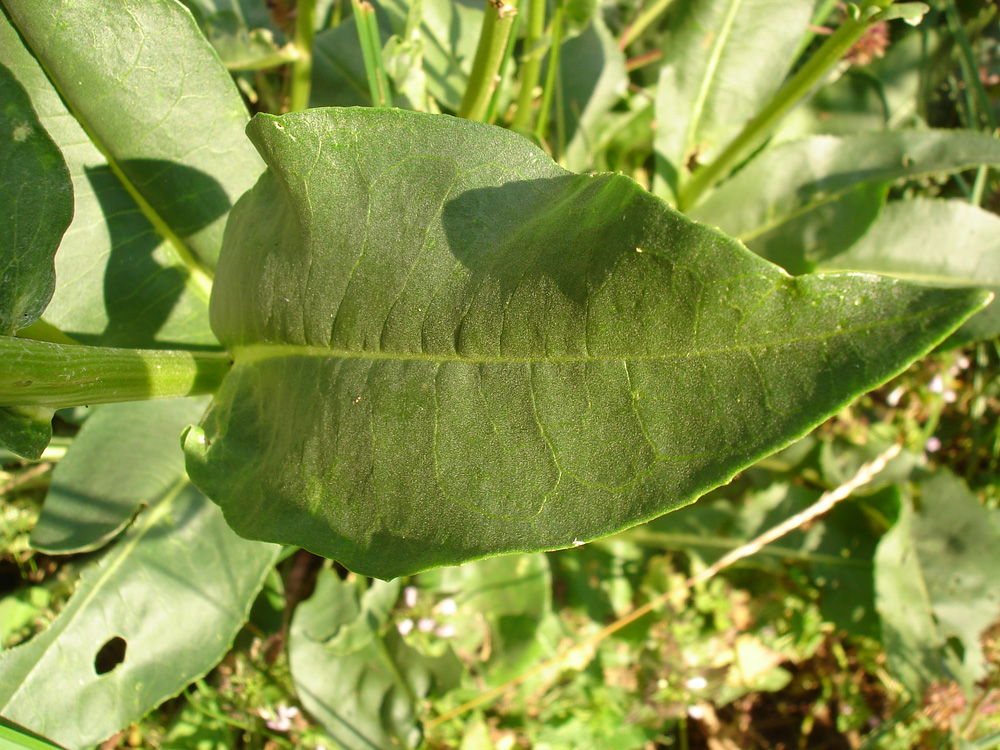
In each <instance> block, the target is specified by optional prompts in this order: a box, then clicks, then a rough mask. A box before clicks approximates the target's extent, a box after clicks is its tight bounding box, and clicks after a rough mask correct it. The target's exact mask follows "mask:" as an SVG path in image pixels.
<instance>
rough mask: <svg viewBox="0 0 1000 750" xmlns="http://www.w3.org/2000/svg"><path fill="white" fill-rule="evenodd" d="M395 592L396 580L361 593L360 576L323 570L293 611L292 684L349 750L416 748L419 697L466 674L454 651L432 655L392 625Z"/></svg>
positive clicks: (289, 637) (449, 684)
mask: <svg viewBox="0 0 1000 750" xmlns="http://www.w3.org/2000/svg"><path fill="white" fill-rule="evenodd" d="M398 597H399V582H398V581H393V582H390V583H386V582H384V581H375V582H374V583H373V584H372V586H371V587H370V588H369V589H368V590H367V591H365V592H364V593H363V594H362V592H361V588H360V587H359V585H358V583H357V581H341V580H340V579H339V578H338V577H337V574H336V573H335V572H334V571H333V570H330V569H326V570H323V571H321V572H320V574H319V578H318V579H317V581H316V590H315V592H314V593H313V595H312V597H311V598H310V599H309V600H308V601H305V602H303V603H302V604H300V605H299V606H298V607H297V608H296V610H295V616H294V618H293V619H292V626H291V630H290V632H289V636H288V659H289V666H290V668H291V672H292V679H293V680H294V682H295V689H296V691H297V692H298V694H299V698H301V700H302V705H303V706H305V708H306V710H307V711H309V713H311V714H312V715H313V716H315V717H316V718H317V719H318V720H319V721H320V722H321V723H322V724H323V726H324V727H325V728H326V730H327V731H328V732H330V734H331V735H332V736H333V737H334V739H336V740H337V742H339V743H340V744H341V745H343V746H344V747H345V748H346V749H347V750H376V749H377V750H393V749H394V748H399V747H417V746H418V745H419V744H420V739H421V730H420V727H419V726H418V725H417V713H418V710H419V707H420V703H419V702H420V701H422V700H423V699H424V698H425V697H427V694H428V693H429V692H430V691H431V690H432V689H435V688H436V689H438V690H445V689H448V688H450V687H454V686H455V685H457V684H458V680H459V677H460V676H461V674H462V665H461V662H459V661H458V659H457V658H455V656H454V654H452V653H451V652H450V651H449V652H446V654H445V655H444V656H441V657H436V658H432V657H427V656H423V655H421V654H420V653H419V652H417V651H416V650H414V649H412V648H410V647H409V646H407V645H406V643H405V642H404V641H403V639H402V637H401V636H400V635H399V633H398V632H397V631H396V629H395V628H394V627H392V626H391V624H389V623H388V619H389V612H390V610H391V609H392V607H393V605H394V604H395V603H396V599H397V598H398ZM331 675H335V679H331Z"/></svg>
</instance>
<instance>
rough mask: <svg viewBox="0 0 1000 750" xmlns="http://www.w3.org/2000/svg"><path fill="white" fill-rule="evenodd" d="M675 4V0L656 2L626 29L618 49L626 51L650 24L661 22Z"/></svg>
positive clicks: (658, 0)
mask: <svg viewBox="0 0 1000 750" xmlns="http://www.w3.org/2000/svg"><path fill="white" fill-rule="evenodd" d="M673 2H674V0H656V2H654V3H653V4H652V5H650V6H649V7H648V8H646V9H645V10H643V11H642V13H640V14H639V17H638V18H636V19H635V20H634V21H633V22H632V23H631V24H629V25H628V26H626V27H625V33H624V34H622V38H621V39H620V40H619V41H618V49H620V50H624V49H625V48H626V47H628V46H629V45H630V44H631V43H632V42H634V41H635V40H636V38H637V37H638V36H639V35H640V34H642V32H644V31H645V30H646V29H647V28H648V27H649V26H650V24H652V23H653V22H654V21H657V20H659V18H660V16H662V15H663V14H664V13H666V11H667V9H668V8H669V7H670V6H671V5H672V4H673Z"/></svg>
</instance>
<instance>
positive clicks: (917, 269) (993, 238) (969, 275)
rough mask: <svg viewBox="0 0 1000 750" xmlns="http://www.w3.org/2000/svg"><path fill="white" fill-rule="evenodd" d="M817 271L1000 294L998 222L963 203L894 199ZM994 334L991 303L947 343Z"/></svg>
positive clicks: (996, 317) (995, 311) (995, 310)
mask: <svg viewBox="0 0 1000 750" xmlns="http://www.w3.org/2000/svg"><path fill="white" fill-rule="evenodd" d="M818 267H819V269H820V270H824V271H828V270H850V271H869V272H872V273H882V274H886V275H889V276H896V277H898V278H902V279H910V280H912V281H919V282H920V283H922V284H940V285H941V286H981V287H986V288H988V289H990V291H992V292H993V293H994V294H1000V218H997V216H996V214H992V213H989V212H988V211H983V210H982V209H981V208H978V207H976V206H973V205H970V204H969V203H966V202H965V201H958V200H935V199H932V198H917V199H914V200H906V201H895V202H893V203H890V204H889V205H887V206H886V207H885V210H884V211H883V212H882V215H881V216H879V218H878V219H877V220H876V222H875V223H874V224H873V225H872V227H871V228H870V229H869V230H868V232H867V233H866V234H865V235H864V237H862V238H861V239H860V240H859V241H858V242H857V243H856V244H855V245H853V246H852V247H851V248H850V249H849V250H848V251H847V252H845V253H841V254H839V255H835V256H833V257H832V258H828V259H826V260H823V261H820V263H819V265H818ZM995 336H1000V305H998V304H997V303H996V301H995V300H994V302H992V303H991V304H990V305H989V306H988V307H987V308H986V309H985V310H983V311H981V312H979V313H976V314H975V315H974V316H973V317H972V318H971V319H969V321H968V322H966V323H965V324H964V325H963V326H962V327H961V328H960V329H958V331H956V332H955V334H954V335H953V336H952V337H951V339H949V343H952V344H955V345H962V344H967V343H969V342H971V341H976V340H978V339H989V338H993V337H995Z"/></svg>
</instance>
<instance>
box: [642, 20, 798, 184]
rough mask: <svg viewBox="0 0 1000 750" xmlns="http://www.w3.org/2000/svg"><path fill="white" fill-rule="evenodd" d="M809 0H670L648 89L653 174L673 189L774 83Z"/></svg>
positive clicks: (763, 100)
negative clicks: (658, 63) (652, 90)
mask: <svg viewBox="0 0 1000 750" xmlns="http://www.w3.org/2000/svg"><path fill="white" fill-rule="evenodd" d="M814 5H815V3H814V2H812V0H793V1H789V0H678V2H676V3H674V6H673V8H671V15H670V18H671V25H670V30H669V32H668V34H667V35H666V37H665V39H664V43H663V50H664V61H663V67H662V68H661V69H660V79H659V84H658V86H657V92H656V121H657V127H656V139H655V145H656V153H657V158H658V165H657V175H658V177H659V178H660V179H661V181H662V183H663V187H664V189H665V190H666V191H667V192H669V193H676V192H677V189H678V187H679V184H680V182H682V181H683V179H684V177H685V176H686V175H687V174H688V172H689V171H690V170H689V165H691V164H696V163H704V162H706V161H710V160H711V159H712V158H713V156H714V155H715V154H717V153H718V152H719V150H721V149H722V148H723V147H725V146H726V145H727V144H728V143H729V141H731V140H732V139H733V138H734V137H735V136H736V135H737V134H738V133H739V131H740V129H741V128H742V127H743V125H745V124H746V123H747V122H748V121H749V120H750V119H751V118H752V117H753V116H754V115H756V114H757V113H758V112H760V110H761V109H762V108H763V107H764V105H765V104H767V102H768V100H769V99H770V98H771V96H773V95H774V93H775V92H776V91H777V90H778V88H779V87H780V86H781V83H782V81H783V80H784V78H785V76H786V74H787V73H788V71H789V69H790V68H791V67H792V64H793V63H794V62H795V55H796V51H797V49H798V42H799V39H800V38H801V37H802V35H803V34H804V33H805V30H806V24H808V23H809V19H810V16H811V14H812V10H813V6H814Z"/></svg>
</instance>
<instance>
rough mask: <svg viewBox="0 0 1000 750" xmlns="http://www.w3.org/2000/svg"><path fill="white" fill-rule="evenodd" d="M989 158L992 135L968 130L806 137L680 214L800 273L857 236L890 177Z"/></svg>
mask: <svg viewBox="0 0 1000 750" xmlns="http://www.w3.org/2000/svg"><path fill="white" fill-rule="evenodd" d="M997 163H1000V140H998V139H996V138H992V137H990V136H987V135H982V134H980V133H972V132H968V131H956V130H931V131H887V132H884V133H866V134H863V135H856V136H849V137H844V138H838V137H835V136H814V137H811V138H803V139H801V140H797V141H789V142H787V143H782V144H779V145H777V146H775V147H774V148H771V149H769V150H767V151H765V152H764V153H762V154H761V155H759V156H757V157H756V158H754V159H753V160H752V161H751V162H750V163H749V164H747V166H746V167H744V168H743V169H742V170H740V172H738V173H737V174H736V176H735V177H733V178H732V179H730V180H729V181H728V182H726V183H724V184H723V185H722V186H720V187H719V188H717V189H716V190H715V191H714V192H713V193H711V194H710V195H709V196H708V198H706V199H705V201H704V202H703V203H701V204H699V205H698V206H696V207H695V208H693V209H692V210H691V211H689V212H688V213H689V215H690V216H691V217H692V218H694V219H697V220H698V221H702V222H705V223H706V224H711V225H714V226H717V227H719V228H720V229H721V230H722V231H724V232H727V233H729V234H731V235H733V236H735V237H739V238H740V239H741V240H743V241H744V242H745V243H746V244H747V245H748V246H749V247H750V249H751V250H753V251H754V252H756V253H757V254H759V255H761V256H763V257H765V258H767V259H768V260H771V261H773V262H775V263H779V264H780V265H782V266H783V267H784V268H786V269H787V270H788V271H789V272H791V273H807V272H809V271H811V270H813V269H814V267H815V264H816V263H818V262H821V261H823V260H824V259H825V258H827V257H831V256H833V255H836V254H837V253H840V252H843V251H844V250H846V249H847V248H848V247H850V245H851V244H853V242H854V241H856V240H857V239H858V238H860V237H861V236H862V235H863V234H864V233H865V231H866V230H867V229H868V227H869V226H870V225H871V223H872V221H874V219H875V217H876V216H877V215H878V212H879V208H880V206H881V201H882V200H883V197H882V196H883V195H884V186H886V185H888V184H889V183H891V182H892V181H893V180H896V179H899V178H901V177H919V176H921V175H927V174H934V173H938V172H957V171H960V170H963V169H968V168H970V167H975V166H978V165H979V164H997Z"/></svg>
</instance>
